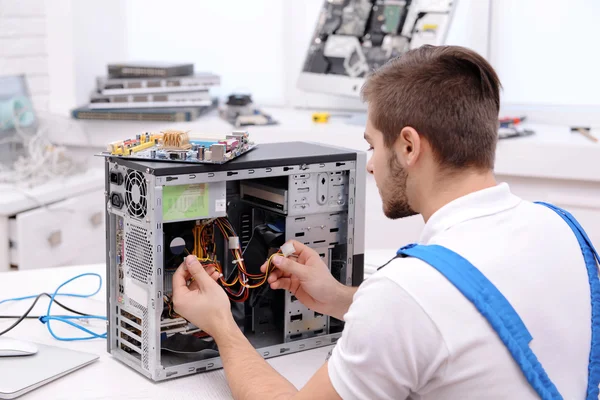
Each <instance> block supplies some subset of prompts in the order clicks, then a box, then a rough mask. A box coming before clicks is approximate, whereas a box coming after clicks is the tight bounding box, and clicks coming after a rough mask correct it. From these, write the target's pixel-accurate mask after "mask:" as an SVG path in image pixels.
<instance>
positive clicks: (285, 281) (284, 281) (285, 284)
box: [271, 278, 292, 290]
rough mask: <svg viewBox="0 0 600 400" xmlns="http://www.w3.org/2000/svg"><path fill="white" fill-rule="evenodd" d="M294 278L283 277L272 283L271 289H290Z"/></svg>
mask: <svg viewBox="0 0 600 400" xmlns="http://www.w3.org/2000/svg"><path fill="white" fill-rule="evenodd" d="M291 285H292V280H291V279H290V278H281V279H279V280H277V281H275V282H272V283H271V289H285V290H290V287H291Z"/></svg>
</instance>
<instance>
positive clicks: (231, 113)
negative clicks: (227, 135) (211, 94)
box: [219, 93, 278, 128]
mask: <svg viewBox="0 0 600 400" xmlns="http://www.w3.org/2000/svg"><path fill="white" fill-rule="evenodd" d="M219 115H220V116H221V118H223V119H224V120H225V121H227V122H229V123H230V124H231V125H233V126H235V127H236V128H241V127H245V126H254V125H277V123H278V122H277V121H276V120H275V119H273V117H271V116H270V115H269V114H267V113H265V112H264V111H262V110H260V109H258V108H257V107H256V106H255V105H254V103H253V102H252V96H250V95H249V94H242V93H233V94H231V95H229V96H228V97H227V102H226V103H225V104H223V105H222V106H221V107H219Z"/></svg>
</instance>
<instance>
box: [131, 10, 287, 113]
mask: <svg viewBox="0 0 600 400" xmlns="http://www.w3.org/2000/svg"><path fill="white" fill-rule="evenodd" d="M283 5H284V2H283V1H281V0H252V1H248V0H228V1H189V0H170V1H169V2H168V6H167V3H165V2H164V1H162V0H127V1H126V6H127V36H126V40H127V44H128V49H129V53H128V59H129V60H167V61H182V62H193V63H194V64H195V68H196V70H197V71H211V72H215V73H217V74H219V75H221V78H222V85H221V87H220V88H219V89H218V90H215V93H216V94H219V95H222V96H225V95H227V94H229V93H231V92H232V91H249V92H250V93H252V94H253V97H254V100H255V101H256V102H257V103H258V104H262V105H282V104H283V103H284V101H285V100H284V90H283V82H284V74H285V72H286V71H284V64H283V61H284V52H283V49H284V43H283V41H282V35H281V33H282V31H283V29H284V25H285V23H287V22H288V21H283V20H282V15H283Z"/></svg>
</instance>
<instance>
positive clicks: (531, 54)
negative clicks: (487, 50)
mask: <svg viewBox="0 0 600 400" xmlns="http://www.w3.org/2000/svg"><path fill="white" fill-rule="evenodd" d="M599 22H600V1H598V0H569V1H564V0H494V2H493V22H492V39H491V51H492V57H491V58H492V63H493V65H494V66H495V67H496V69H497V70H498V74H499V75H500V79H501V81H502V83H503V85H504V93H503V102H504V103H507V104H515V103H517V104H530V105H531V104H537V105H592V106H598V107H600V79H598V66H599V65H600V51H598V47H599V45H600V44H599V43H600V31H599V30H598V24H599Z"/></svg>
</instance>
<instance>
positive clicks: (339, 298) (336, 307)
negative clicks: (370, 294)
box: [328, 283, 358, 320]
mask: <svg viewBox="0 0 600 400" xmlns="http://www.w3.org/2000/svg"><path fill="white" fill-rule="evenodd" d="M357 290H358V287H352V286H346V285H342V284H341V283H340V284H339V285H338V286H336V295H335V302H334V304H332V309H331V310H330V311H329V312H328V314H329V315H330V316H332V317H334V318H337V319H339V320H343V319H344V314H346V313H347V312H348V309H349V308H350V305H352V299H353V298H354V293H356V291H357Z"/></svg>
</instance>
